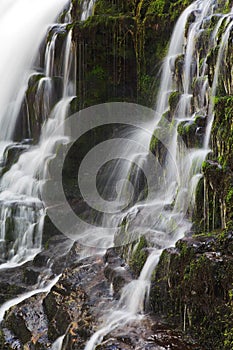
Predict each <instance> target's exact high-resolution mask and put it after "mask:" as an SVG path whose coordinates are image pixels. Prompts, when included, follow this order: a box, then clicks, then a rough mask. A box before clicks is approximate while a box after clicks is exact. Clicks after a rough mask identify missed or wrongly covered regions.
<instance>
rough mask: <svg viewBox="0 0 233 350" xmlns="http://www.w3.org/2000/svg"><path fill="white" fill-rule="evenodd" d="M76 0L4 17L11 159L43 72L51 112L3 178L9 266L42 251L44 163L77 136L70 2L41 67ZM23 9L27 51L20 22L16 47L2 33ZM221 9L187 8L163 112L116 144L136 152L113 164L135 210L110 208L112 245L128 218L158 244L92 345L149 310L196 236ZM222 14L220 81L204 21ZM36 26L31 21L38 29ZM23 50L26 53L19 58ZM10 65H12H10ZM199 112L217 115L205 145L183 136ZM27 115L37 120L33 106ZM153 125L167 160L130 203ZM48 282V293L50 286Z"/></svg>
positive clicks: (41, 110)
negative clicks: (209, 69) (174, 249)
mask: <svg viewBox="0 0 233 350" xmlns="http://www.w3.org/2000/svg"><path fill="white" fill-rule="evenodd" d="M66 2H67V1H65V0H59V1H53V0H52V1H49V4H48V2H46V1H41V0H40V5H39V2H38V1H34V3H35V6H30V4H31V1H29V0H18V1H17V2H16V1H11V2H9V1H3V2H2V4H1V5H0V9H1V17H2V21H1V24H0V33H1V34H0V38H1V39H2V40H1V41H2V42H3V43H4V45H6V46H4V49H3V50H2V52H3V53H4V54H2V55H1V58H0V63H1V65H0V67H4V69H3V71H0V73H1V76H2V77H3V78H2V80H1V84H0V105H1V107H2V108H1V114H0V135H1V145H0V150H1V154H0V157H1V159H2V163H4V157H5V156H6V154H7V150H8V149H9V147H11V146H12V144H13V145H14V146H18V145H15V144H14V143H13V142H12V138H13V134H14V131H15V128H16V122H17V117H18V115H19V112H20V109H21V105H22V101H23V99H24V94H25V90H26V88H27V85H28V80H29V81H30V80H32V79H35V77H38V80H37V84H36V94H35V96H36V97H35V104H34V117H35V118H36V119H39V120H41V118H43V119H42V124H43V125H42V128H41V131H40V135H39V138H38V143H37V144H36V145H31V144H30V142H24V143H23V147H24V152H23V153H22V154H21V155H20V156H19V158H18V161H17V162H16V163H15V164H13V165H12V166H11V167H10V169H9V170H8V171H6V172H5V173H4V174H3V176H2V178H1V181H0V187H1V193H0V204H1V207H0V257H1V262H2V264H1V265H0V269H1V268H9V267H14V266H17V265H19V264H23V263H24V262H25V261H27V260H30V259H32V258H33V257H34V256H35V255H36V254H37V253H38V252H39V251H40V250H41V240H42V232H43V222H44V217H45V209H44V205H43V203H42V201H41V199H40V198H39V191H40V188H41V181H39V174H40V173H41V171H42V170H43V172H44V175H45V176H46V171H47V164H48V159H51V158H52V157H54V155H55V154H56V149H57V147H58V145H59V144H62V143H66V142H68V139H67V137H66V135H65V132H64V130H62V129H61V128H59V129H58V128H57V127H58V126H59V125H60V124H61V123H62V122H63V121H64V120H65V119H66V117H67V116H68V115H69V107H70V103H71V101H72V100H73V99H74V98H75V96H76V50H75V47H74V44H73V41H72V30H69V31H66V29H65V28H66V25H67V23H69V21H70V20H71V16H70V10H68V11H67V14H66V16H65V23H61V24H56V25H54V26H52V27H51V28H50V31H49V40H47V45H46V47H45V50H44V52H45V57H44V64H43V66H42V67H40V68H39V69H38V70H36V69H33V68H31V67H32V66H33V62H35V57H36V54H37V52H38V49H39V45H40V43H41V40H42V38H43V36H45V33H46V30H47V28H48V24H50V22H52V21H53V20H54V18H55V17H56V16H57V15H58V13H59V12H60V11H61V10H62V8H63V7H64V6H65V5H66ZM93 6H94V1H92V0H90V1H83V2H82V16H81V20H86V19H87V18H88V17H89V16H90V15H91V14H92V11H93ZM19 8H20V9H22V15H23V14H24V13H26V12H27V13H29V9H31V14H30V15H28V17H27V18H26V19H25V20H26V21H27V22H24V23H23V25H22V28H21V27H20V25H21V24H22V23H21V18H20V21H19V27H18V29H17V31H18V32H20V35H22V40H23V42H25V50H20V49H19V45H22V44H21V42H20V44H19V40H18V36H17V35H16V33H15V31H14V30H13V29H12V32H11V31H9V33H8V35H9V38H8V39H9V40H12V41H10V42H11V45H10V46H11V48H10V49H9V47H8V46H7V45H8V44H7V42H8V39H7V38H6V37H2V36H3V33H4V30H1V28H4V26H9V27H10V28H12V26H10V25H9V23H10V21H12V15H14V14H17V13H18V11H19ZM25 8H27V11H25ZM218 11H219V7H218V2H216V1H215V0H197V1H195V2H193V4H191V5H190V6H189V7H188V8H187V9H186V10H185V11H184V12H183V13H182V14H181V16H180V18H179V19H178V21H177V24H176V26H175V28H174V31H173V35H172V37H171V41H170V46H169V50H168V54H167V56H166V58H165V60H164V64H163V71H162V76H161V85H160V89H159V94H158V98H157V104H156V111H155V117H154V119H153V120H150V122H149V123H146V124H145V125H144V126H143V127H142V128H141V129H140V128H138V129H137V130H135V131H133V132H132V129H127V128H126V129H125V130H124V132H123V133H121V134H119V135H118V136H120V137H124V138H125V139H127V138H128V139H130V140H131V143H129V145H128V146H127V147H126V146H125V143H124V145H121V143H114V146H115V147H116V150H114V152H116V154H121V155H122V158H124V159H128V160H129V162H128V163H127V165H126V163H124V162H123V163H122V162H118V161H117V162H115V163H114V166H113V167H111V168H110V170H109V180H108V182H107V184H106V192H108V188H109V187H110V188H113V187H114V186H116V184H118V190H117V192H118V196H117V198H116V202H117V203H116V204H117V205H118V207H121V205H122V203H123V207H124V208H125V209H124V210H120V211H118V214H117V215H114V214H113V215H109V213H108V215H102V216H101V220H102V226H103V227H106V228H107V230H108V228H113V227H115V229H114V230H112V229H111V230H109V232H110V235H109V236H110V237H108V239H109V238H110V239H109V241H108V242H107V244H106V245H105V247H104V248H107V247H108V246H110V245H111V244H112V242H113V241H114V237H116V236H119V237H121V235H122V232H120V233H119V226H121V225H122V222H123V221H125V222H127V224H126V225H125V227H124V229H125V231H127V235H128V236H129V237H134V238H138V237H139V236H140V235H144V236H145V237H146V238H147V239H148V241H149V242H150V244H151V250H150V254H149V256H148V259H147V261H146V263H145V265H144V267H143V269H142V271H141V274H140V276H139V278H138V279H137V280H134V281H132V282H131V283H130V284H128V285H126V286H125V287H124V288H123V290H122V293H121V298H120V300H119V302H118V304H117V305H116V306H115V308H114V309H112V310H110V311H109V313H108V314H106V315H104V316H103V324H102V325H100V329H99V330H98V331H97V332H96V333H95V334H94V335H93V336H92V337H91V339H90V340H89V341H88V343H87V344H86V347H85V350H92V349H94V348H95V346H96V345H97V344H100V343H101V341H102V339H103V337H104V336H105V335H106V334H108V333H110V332H111V331H112V330H113V329H115V328H117V327H118V326H119V325H121V326H122V324H124V323H127V322H130V321H131V320H135V319H140V318H141V317H143V312H144V305H145V300H146V299H147V297H148V295H149V291H150V280H151V274H152V272H153V269H154V268H155V266H156V265H157V263H158V261H159V257H160V255H161V252H162V250H163V249H164V248H167V247H171V246H174V244H175V242H176V241H177V240H178V239H179V238H182V237H183V236H184V235H185V234H187V233H188V232H189V231H190V229H191V227H192V223H191V215H192V211H193V208H194V205H195V192H196V187H197V184H198V182H199V180H200V178H201V177H202V174H201V166H202V163H203V161H204V160H205V158H206V156H207V154H208V153H209V152H210V149H209V143H210V134H211V127H212V123H213V120H214V102H213V97H214V96H215V95H216V90H217V85H218V78H219V74H220V70H221V62H222V60H223V59H224V57H225V55H226V53H227V48H228V40H229V37H230V33H231V29H232V27H233V21H232V14H231V13H230V14H224V15H222V14H221V13H219V12H218ZM191 15H192V16H191ZM19 17H20V16H19ZM35 17H36V18H37V20H35ZM191 17H192V20H191V21H190V18H191ZM213 18H215V26H214V28H213V30H212V34H211V35H210V37H209V39H208V40H207V41H208V45H206V46H207V49H206V50H207V52H208V51H209V50H211V49H212V48H213V47H215V45H217V42H218V41H219V38H218V36H219V35H220V34H219V33H220V30H221V29H222V28H223V27H224V30H223V34H222V36H221V40H220V44H219V49H218V55H217V61H216V69H215V73H214V79H213V83H212V86H211V87H210V86H209V81H208V76H207V74H206V65H207V58H206V57H207V52H204V53H203V52H202V53H200V52H199V51H198V49H197V47H198V43H199V40H201V39H200V37H201V35H202V34H203V32H204V29H205V28H206V27H208V23H210V22H211V20H212V19H213ZM1 25H3V27H1ZM187 26H188V30H187ZM19 28H21V30H19ZM28 28H31V29H30V30H28ZM61 33H62V34H65V35H63V53H62V54H61V57H60V61H59V63H57V62H56V60H55V51H56V45H57V42H58V41H59V40H60V34H61ZM35 37H36V41H35ZM6 39H7V40H6ZM32 43H33V45H32ZM59 43H60V42H59ZM32 47H33V51H32ZM11 49H13V50H16V51H15V52H16V54H14V53H12V51H11ZM18 53H20V57H18V56H17V55H18ZM29 53H30V54H29ZM9 55H10V57H11V58H10V59H9ZM12 57H15V59H12ZM16 57H17V64H16V61H15V60H16ZM178 61H179V62H182V65H181V66H182V68H181V70H180V71H179V76H177V62H178ZM5 62H9V65H6V63H5ZM5 66H6V67H8V68H7V70H6V69H5ZM16 67H17V69H16ZM8 69H9V70H8ZM0 70H1V68H0ZM12 72H13V73H12ZM58 76H59V84H60V90H61V93H60V96H59V97H57V96H56V97H55V95H56V94H55V90H56V86H57V85H56V82H57V77H58ZM194 81H196V82H199V88H198V96H197V94H196V92H194V90H193V83H194ZM19 82H20V83H19ZM15 86H20V87H21V88H20V89H17V91H19V92H18V93H17V94H16V92H15V89H14V87H15ZM176 92H178V95H179V99H178V103H177V104H176V107H175V108H174V112H173V115H172V116H171V117H172V123H171V122H169V121H168V120H167V119H166V118H165V114H166V113H167V112H168V113H169V103H170V102H169V98H170V96H171V94H174V93H176ZM12 101H14V103H13V102H12ZM41 101H43V103H41ZM197 116H199V117H200V116H201V117H203V118H205V119H206V120H207V123H206V124H207V126H206V128H205V129H204V130H202V135H201V141H200V142H199V145H198V147H196V146H193V145H191V146H190V145H187V144H185V142H184V141H183V140H182V138H181V137H180V136H179V128H180V127H182V126H186V127H187V126H190V125H193V124H194V123H195V122H196V118H197ZM26 119H27V120H30V113H29V112H28V115H27V118H26ZM27 126H28V135H29V136H30V135H31V133H32V130H31V124H30V122H28V123H27ZM56 130H59V131H56ZM168 131H169V133H168V134H167V132H168ZM153 132H154V137H155V138H156V137H157V139H158V140H159V142H160V143H162V144H163V146H164V147H165V153H164V154H163V160H161V158H160V157H161V155H155V158H156V164H160V165H161V166H160V167H159V168H157V169H154V187H153V192H152V195H149V196H147V198H144V197H142V198H140V197H138V198H140V200H139V199H138V200H137V201H136V203H135V204H133V205H132V204H131V205H129V207H127V206H126V205H125V202H126V199H125V193H126V189H127V188H126V185H125V183H124V182H122V179H125V178H127V177H129V174H130V173H131V172H132V163H136V164H138V165H139V168H140V167H141V168H142V169H144V168H146V166H147V164H148V157H149V156H148V153H147V152H149V147H150V142H151V135H152V134H153ZM51 135H53V137H51ZM161 135H163V136H161ZM196 137H198V129H196ZM132 140H133V141H135V142H136V141H137V142H138V143H139V144H143V147H144V151H143V152H142V148H141V147H138V148H137V147H133V146H132ZM134 145H135V143H134ZM145 149H146V151H145ZM110 153H111V152H110ZM115 158H116V157H115ZM3 165H4V164H3ZM156 170H157V172H156ZM40 175H41V174H40ZM140 176H141V172H140V171H138V172H137V171H136V173H135V171H134V178H136V183H137V179H138V178H140ZM41 177H43V176H40V178H41ZM103 193H104V191H103ZM85 235H86V236H87V235H90V232H84V233H83V236H82V238H83V240H84V243H85V237H86V236H85ZM106 237H107V236H103V237H102V239H104V240H106ZM94 238H95V237H94ZM100 238H101V237H100ZM97 241H98V240H97ZM94 242H95V239H93V240H92V244H94ZM98 242H99V241H98ZM84 255H85V254H84ZM47 287H50V285H49V286H47ZM47 287H44V288H47ZM38 288H39V289H38V292H40V291H41V286H39V287H38ZM43 291H45V289H43ZM46 291H47V289H46ZM32 293H33V292H32ZM34 293H35V291H34ZM30 295H33V294H30V293H29V294H28V295H24V296H22V298H21V299H22V300H24V299H25V298H27V297H29V296H30ZM21 299H17V300H12V302H9V303H8V304H5V305H3V307H2V308H1V309H0V313H1V317H2V316H3V313H4V312H5V310H6V309H7V308H8V307H10V306H12V305H14V303H18V302H20V301H21ZM62 340H63V338H60V339H58V341H57V342H56V344H54V347H53V348H54V349H61V348H62Z"/></svg>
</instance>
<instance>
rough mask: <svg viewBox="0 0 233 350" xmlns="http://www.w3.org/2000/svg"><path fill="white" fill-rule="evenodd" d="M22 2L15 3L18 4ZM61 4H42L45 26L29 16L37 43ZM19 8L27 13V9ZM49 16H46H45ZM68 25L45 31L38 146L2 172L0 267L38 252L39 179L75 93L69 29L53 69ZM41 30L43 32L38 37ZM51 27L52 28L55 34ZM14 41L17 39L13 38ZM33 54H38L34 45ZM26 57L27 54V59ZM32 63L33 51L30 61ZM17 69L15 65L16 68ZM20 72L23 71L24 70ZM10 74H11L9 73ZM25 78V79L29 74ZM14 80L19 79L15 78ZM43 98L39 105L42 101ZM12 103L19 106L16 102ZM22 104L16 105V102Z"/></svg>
mask: <svg viewBox="0 0 233 350" xmlns="http://www.w3.org/2000/svg"><path fill="white" fill-rule="evenodd" d="M21 2H22V3H23V4H24V3H25V4H24V6H26V5H28V1H21ZM21 2H20V1H19V3H21ZM60 3H61V4H60V7H59V6H58V5H57V6H56V7H55V6H54V5H53V6H52V4H53V2H51V4H50V5H49V6H47V7H46V6H45V5H44V6H41V7H42V10H40V11H41V12H42V14H41V16H42V19H41V21H43V22H41V21H40V18H39V19H38V22H39V23H37V21H35V19H34V17H35V16H34V17H33V16H32V17H33V23H34V22H35V23H36V28H38V27H39V35H38V37H39V40H41V35H45V30H46V29H47V27H48V25H47V27H46V26H45V25H43V23H44V22H45V24H47V22H48V19H50V20H52V18H53V17H54V13H56V11H57V13H58V12H60V11H61V9H62V7H64V4H65V3H66V1H63V3H62V2H61V1H60ZM38 6H39V5H38ZM23 8H24V10H25V7H23ZM29 8H30V7H29ZM34 9H35V10H36V8H34V7H33V10H34ZM15 10H16V9H15V8H14V7H13V9H12V11H15ZM8 11H9V12H10V13H11V11H10V9H8ZM45 13H46V15H45ZM48 13H49V14H50V15H49V16H48ZM44 17H45V18H44ZM67 18H69V16H67ZM66 25H67V24H66V23H64V24H55V25H54V26H52V27H51V28H50V30H49V32H48V35H50V36H51V38H50V40H48V42H47V46H46V49H45V58H44V66H43V73H41V72H40V77H41V78H40V79H38V83H37V87H36V93H35V115H34V118H36V119H38V120H40V118H41V115H43V117H44V124H43V127H42V130H41V135H40V139H39V142H38V144H37V145H35V146H28V147H27V152H24V153H22V154H21V155H20V156H19V159H18V161H17V162H16V163H15V164H13V165H12V166H11V168H10V169H9V170H8V171H7V172H5V173H4V175H3V176H2V178H1V181H0V187H1V193H0V203H1V208H0V220H1V226H0V237H1V240H0V248H1V249H0V254H1V259H2V261H3V262H4V261H5V263H3V264H2V265H1V266H0V268H5V267H13V266H15V265H17V264H22V263H23V262H25V261H27V260H30V259H32V258H33V256H35V255H36V254H37V253H38V252H39V251H40V249H41V239H42V232H43V220H44V215H45V213H44V209H43V203H42V202H41V200H40V199H39V196H38V195H39V189H40V186H41V184H40V181H39V180H38V179H39V178H38V176H39V172H40V171H41V169H43V171H45V172H46V169H47V160H48V159H49V158H50V157H52V156H53V155H54V153H55V152H56V147H57V144H58V142H62V139H64V134H61V133H58V134H56V135H54V136H53V138H52V137H51V133H52V132H53V131H54V130H56V128H57V126H58V125H59V123H61V122H62V121H63V120H64V119H65V117H66V116H67V113H68V110H69V104H70V102H71V100H72V99H73V98H74V96H75V94H76V87H75V81H76V75H75V74H76V61H75V50H74V47H73V44H72V40H71V39H72V31H71V30H70V31H69V32H68V34H67V35H66V39H65V42H64V44H63V45H64V53H63V54H62V55H61V58H60V62H59V63H57V64H56V65H55V47H56V41H57V40H58V34H59V32H63V33H64V30H65V28H66ZM43 26H44V27H45V28H44V29H43V31H42V33H41V34H40V31H41V28H43ZM53 28H55V30H54V29H53ZM26 32H27V33H29V32H30V31H28V29H27V30H26ZM34 36H35V34H34V35H32V38H30V40H34ZM15 40H17V36H16V35H15ZM25 41H26V42H27V37H26V38H25ZM39 43H40V42H38V45H39ZM27 44H28V43H27ZM29 44H30V46H32V45H31V41H29ZM16 47H17V49H18V50H19V51H20V52H21V51H22V52H23V50H20V49H19V47H18V46H17V45H16ZM36 50H38V47H37V46H36ZM24 54H25V57H26V58H27V56H28V52H27V51H26V52H24ZM29 57H31V56H30V55H29ZM26 58H25V60H26ZM33 59H34V53H33V55H32V57H31V58H30V60H33ZM28 64H30V65H31V64H32V62H31V61H30V62H28ZM15 66H17V67H18V65H15ZM20 68H21V70H23V68H24V66H23V67H20ZM21 70H20V72H19V74H25V73H21ZM27 70H28V71H29V67H27ZM9 75H10V76H11V74H9ZM26 75H27V77H28V73H27V74H26ZM38 75H39V72H37V71H33V72H30V78H32V77H35V76H38ZM57 75H59V76H60V77H61V78H62V94H61V98H60V99H59V100H58V101H56V102H55V104H54V101H53V102H52V100H54V90H55V80H54V77H56V76H57ZM16 79H18V78H17V76H16ZM16 83H17V80H16V81H14V84H16ZM11 88H12V87H11ZM9 89H10V88H9ZM24 90H25V88H24ZM41 99H42V101H43V103H40V101H41ZM21 100H22V98H21ZM38 100H39V102H38ZM16 102H17V103H18V100H17V101H16ZM21 102H22V101H19V103H21ZM19 106H20V105H19ZM19 106H16V109H17V111H19V109H20V107H19ZM39 106H40V107H39ZM14 108H15V106H14ZM16 115H17V114H16ZM29 117H32V116H28V119H30V118H29ZM5 120H8V118H7V117H6V116H5V117H4V120H3V122H4V121H5ZM0 122H1V121H0ZM10 123H11V128H12V132H13V130H14V126H15V123H14V121H11V122H10ZM3 130H5V129H4V128H2V129H1V131H3ZM12 132H11V134H12ZM7 138H8V133H7V129H6V132H5V139H6V140H7ZM64 140H65V139H64Z"/></svg>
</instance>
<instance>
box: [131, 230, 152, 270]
mask: <svg viewBox="0 0 233 350" xmlns="http://www.w3.org/2000/svg"><path fill="white" fill-rule="evenodd" d="M147 247H148V243H147V240H146V238H145V237H144V236H141V237H140V239H139V242H138V243H136V248H135V249H134V250H133V253H132V256H131V258H130V261H129V265H130V267H131V268H132V270H133V271H134V273H135V274H136V275H137V276H139V274H140V272H141V270H142V268H143V266H144V264H145V262H146V259H147V257H148V253H147V251H146V249H145V248H147Z"/></svg>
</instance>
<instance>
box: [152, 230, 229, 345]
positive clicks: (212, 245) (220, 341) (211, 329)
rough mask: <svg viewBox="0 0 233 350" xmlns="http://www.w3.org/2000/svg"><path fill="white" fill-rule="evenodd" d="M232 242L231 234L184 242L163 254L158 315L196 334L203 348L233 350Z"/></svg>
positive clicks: (155, 297) (157, 276)
mask: <svg viewBox="0 0 233 350" xmlns="http://www.w3.org/2000/svg"><path fill="white" fill-rule="evenodd" d="M232 239H233V238H232V234H231V233H229V234H228V235H227V237H225V238H224V235H221V236H218V235H217V236H198V237H195V238H192V237H190V238H184V239H183V240H180V241H178V242H177V244H176V247H175V248H170V249H167V250H165V251H164V252H163V254H162V256H161V259H160V262H159V264H158V266H157V268H156V270H155V272H154V277H153V285H152V289H151V304H152V308H153V311H154V313H156V314H160V315H163V316H164V317H166V319H167V320H168V321H169V322H170V323H172V324H174V325H175V326H176V327H178V328H179V329H182V330H183V331H184V332H185V333H187V334H190V333H191V334H192V335H194V336H196V337H197V338H198V339H199V340H200V342H201V344H203V347H204V349H216V350H217V349H219V350H220V349H226V350H230V349H231V348H232V341H233V338H232V322H233V309H232V283H233V278H232V276H233V274H232V272H233V259H232V249H231V248H232ZM226 246H228V249H226Z"/></svg>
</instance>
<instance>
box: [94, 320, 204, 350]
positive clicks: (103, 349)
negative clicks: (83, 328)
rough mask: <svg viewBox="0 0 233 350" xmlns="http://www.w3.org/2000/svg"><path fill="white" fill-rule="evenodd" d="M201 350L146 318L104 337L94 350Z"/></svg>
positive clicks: (179, 335) (191, 342)
mask: <svg viewBox="0 0 233 350" xmlns="http://www.w3.org/2000/svg"><path fill="white" fill-rule="evenodd" d="M97 349H98V350H113V349H114V350H127V349H134V350H141V349H143V350H152V349H153V350H155V349H156V350H166V349H177V350H201V349H202V348H201V347H200V346H198V345H197V344H195V343H194V342H193V341H192V340H191V339H188V338H187V339H186V340H185V339H184V337H183V335H182V334H181V333H179V332H178V331H176V330H171V329H169V328H167V327H166V326H165V325H163V324H161V323H159V322H157V321H155V320H153V319H152V318H150V317H146V318H144V319H143V320H138V321H134V322H131V323H130V324H127V325H125V326H124V327H119V328H118V329H117V330H115V331H113V332H112V333H111V335H108V336H106V337H104V339H103V341H102V343H101V344H99V345H97V346H96V350H97Z"/></svg>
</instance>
